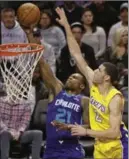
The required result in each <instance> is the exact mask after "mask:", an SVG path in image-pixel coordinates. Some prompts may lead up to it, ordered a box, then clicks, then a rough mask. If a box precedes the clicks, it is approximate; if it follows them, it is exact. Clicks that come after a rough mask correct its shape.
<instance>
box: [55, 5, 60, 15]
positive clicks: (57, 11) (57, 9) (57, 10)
mask: <svg viewBox="0 0 129 159" xmlns="http://www.w3.org/2000/svg"><path fill="white" fill-rule="evenodd" d="M55 10H56V13H57V14H58V15H60V8H59V7H57V8H56V9H55Z"/></svg>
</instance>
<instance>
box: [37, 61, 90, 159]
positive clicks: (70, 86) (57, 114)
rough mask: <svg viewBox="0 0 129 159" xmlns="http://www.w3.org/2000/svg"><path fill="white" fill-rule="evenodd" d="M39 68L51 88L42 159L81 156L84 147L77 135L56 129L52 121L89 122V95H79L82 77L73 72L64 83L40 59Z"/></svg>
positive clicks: (83, 87) (63, 158)
mask: <svg viewBox="0 0 129 159" xmlns="http://www.w3.org/2000/svg"><path fill="white" fill-rule="evenodd" d="M39 64H40V71H41V76H42V78H43V81H44V82H45V84H46V86H47V87H48V89H49V90H50V91H51V94H50V96H49V97H50V98H49V104H48V110H47V122H46V133H47V139H46V149H45V152H44V159H83V158H84V150H83V149H82V146H81V145H80V144H79V141H78V137H72V136H71V133H70V131H68V130H62V131H57V130H56V128H55V127H54V126H53V124H52V123H53V121H54V120H56V121H59V122H63V123H66V124H74V123H75V122H76V123H78V124H81V122H82V119H83V121H85V122H88V102H89V98H87V97H85V96H84V95H82V94H81V92H82V91H83V90H84V89H85V79H84V77H83V76H82V75H81V74H78V73H75V74H72V75H71V76H70V77H69V78H68V80H67V81H66V84H65V85H64V86H63V84H62V83H61V82H60V81H59V80H58V79H57V78H56V77H55V76H54V75H53V73H52V71H51V70H50V67H49V66H48V64H47V63H46V62H45V61H44V60H43V59H41V60H40V62H39Z"/></svg>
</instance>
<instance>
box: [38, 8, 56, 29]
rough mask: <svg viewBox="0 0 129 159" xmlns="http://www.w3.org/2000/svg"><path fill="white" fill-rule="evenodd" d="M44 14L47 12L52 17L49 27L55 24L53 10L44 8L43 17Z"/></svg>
mask: <svg viewBox="0 0 129 159" xmlns="http://www.w3.org/2000/svg"><path fill="white" fill-rule="evenodd" d="M42 14H46V15H47V16H48V17H49V18H50V21H51V22H50V25H49V26H48V27H50V26H53V25H54V18H53V15H52V11H51V10H50V9H44V10H41V17H42ZM40 27H41V26H40Z"/></svg>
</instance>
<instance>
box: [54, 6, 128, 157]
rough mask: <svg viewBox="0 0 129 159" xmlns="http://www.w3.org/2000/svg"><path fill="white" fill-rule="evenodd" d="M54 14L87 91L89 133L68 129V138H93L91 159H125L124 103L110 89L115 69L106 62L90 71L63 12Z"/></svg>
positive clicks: (117, 94)
mask: <svg viewBox="0 0 129 159" xmlns="http://www.w3.org/2000/svg"><path fill="white" fill-rule="evenodd" d="M56 12H57V14H58V15H59V17H60V19H57V21H58V22H59V23H60V24H61V25H62V26H63V27H64V28H65V31H66V35H67V42H68V46H69V50H70V53H71V55H72V56H73V57H74V59H75V60H76V63H77V66H78V68H79V69H80V71H81V73H82V74H83V75H84V76H85V77H86V79H87V81H88V83H89V87H90V104H89V119H90V127H91V129H86V128H84V127H83V126H79V125H72V126H69V128H71V133H72V135H78V136H85V135H89V136H91V137H94V138H95V150H94V158H95V159H109V158H110V159H127V158H128V131H127V129H126V128H125V125H124V123H123V122H122V112H123V109H124V99H123V96H122V94H121V93H120V92H119V91H118V90H117V89H116V88H115V87H114V86H113V85H114V83H115V82H116V81H117V78H118V72H117V69H116V67H115V65H113V64H111V63H108V62H106V63H103V64H102V65H100V66H99V68H98V69H97V70H95V71H93V70H92V69H91V68H90V67H89V66H88V65H87V63H86V62H85V60H84V58H83V57H82V54H81V51H80V48H79V46H78V44H77V42H76V40H75V39H74V37H73V35H72V32H71V29H70V26H69V24H68V21H67V18H66V16H65V13H64V10H63V9H60V8H57V9H56ZM53 125H54V124H53Z"/></svg>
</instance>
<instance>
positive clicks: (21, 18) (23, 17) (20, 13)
mask: <svg viewBox="0 0 129 159" xmlns="http://www.w3.org/2000/svg"><path fill="white" fill-rule="evenodd" d="M30 7H31V6H27V7H26V10H29V8H30ZM37 9H39V8H38V7H37V6H36V5H35V6H32V8H31V9H30V10H29V11H28V14H27V13H25V14H23V11H24V6H23V8H22V7H21V8H19V10H18V19H19V22H20V23H21V24H22V23H23V25H24V26H25V22H26V18H28V17H29V16H31V13H32V12H33V11H34V10H35V14H36V13H37V15H38V17H39V16H40V11H39V12H36V11H37ZM22 10H23V11H22ZM26 14H27V15H28V16H26ZM38 17H37V16H35V17H34V18H35V22H36V23H37V22H38V21H39V18H38ZM32 18H33V17H32ZM36 18H37V20H36ZM28 19H29V18H28ZM26 25H28V24H26Z"/></svg>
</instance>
